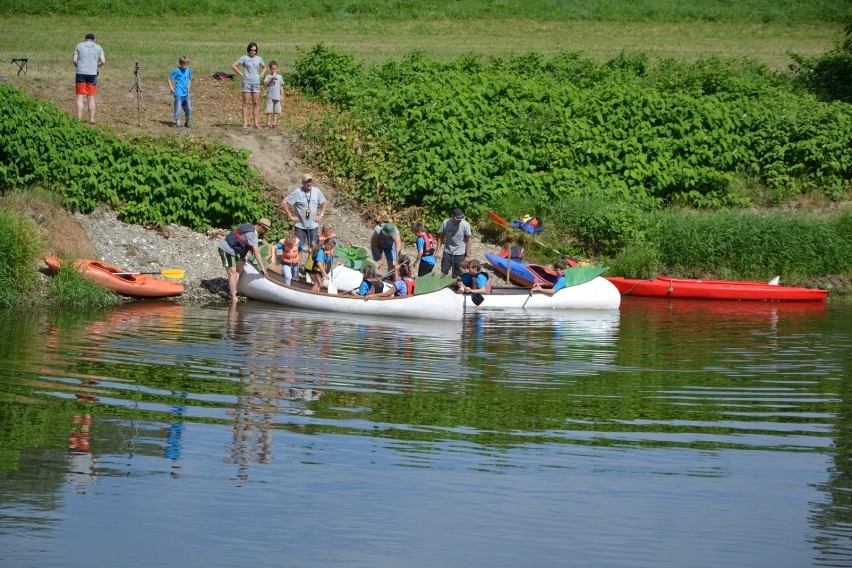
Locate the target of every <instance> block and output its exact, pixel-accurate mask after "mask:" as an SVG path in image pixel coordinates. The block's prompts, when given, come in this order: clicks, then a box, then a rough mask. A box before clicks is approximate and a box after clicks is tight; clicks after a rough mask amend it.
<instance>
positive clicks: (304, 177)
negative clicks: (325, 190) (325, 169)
mask: <svg viewBox="0 0 852 568" xmlns="http://www.w3.org/2000/svg"><path fill="white" fill-rule="evenodd" d="M308 180H310V181H314V176H312V175H311V174H304V175H302V181H303V182H304V181H308Z"/></svg>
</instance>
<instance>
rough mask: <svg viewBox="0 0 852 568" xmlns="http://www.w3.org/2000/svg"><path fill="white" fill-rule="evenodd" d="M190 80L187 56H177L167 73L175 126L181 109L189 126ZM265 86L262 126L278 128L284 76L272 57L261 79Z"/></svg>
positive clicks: (178, 124) (185, 122)
mask: <svg viewBox="0 0 852 568" xmlns="http://www.w3.org/2000/svg"><path fill="white" fill-rule="evenodd" d="M191 81H192V71H191V70H190V68H189V58H188V57H186V56H185V55H181V56H180V57H179V58H178V66H177V67H175V68H174V69H173V70H172V72H171V74H169V78H168V83H169V90H170V91H171V92H172V95H173V96H174V112H173V114H172V119H173V120H174V122H175V127H176V128H180V127H181V123H180V115H181V111H183V116H184V124H183V126H184V127H186V128H189V127H190V118H191V117H192V104H191V103H190V98H189V86H190V83H191ZM262 81H263V85H264V87H266V125H265V126H264V128H278V121H279V120H280V118H281V101H282V100H284V78H283V77H282V76H281V74H280V73H278V62H277V61H275V60H274V59H273V60H272V61H270V62H269V71H268V72H267V73H266V75H265V76H264V77H263V79H262Z"/></svg>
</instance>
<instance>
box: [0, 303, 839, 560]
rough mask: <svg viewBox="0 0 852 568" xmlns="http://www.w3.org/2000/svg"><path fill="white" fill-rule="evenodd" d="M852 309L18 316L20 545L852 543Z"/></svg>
mask: <svg viewBox="0 0 852 568" xmlns="http://www.w3.org/2000/svg"><path fill="white" fill-rule="evenodd" d="M850 353H852V306H849V305H844V304H830V305H829V306H825V305H816V306H810V305H784V304H759V303H758V304H750V303H727V302H717V303H704V302H689V301H681V302H674V303H671V302H668V301H643V300H633V299H627V300H626V301H625V302H624V304H623V306H622V309H621V310H620V311H618V312H604V313H598V312H566V313H556V314H554V313H517V314H514V315H505V314H488V313H481V314H479V315H477V316H476V317H471V318H470V319H468V320H466V321H465V322H463V323H439V322H428V321H417V320H411V321H395V320H381V319H376V320H369V319H353V318H351V317H347V316H338V315H330V314H315V313H308V312H299V311H291V310H285V309H281V308H279V307H275V306H268V305H264V304H260V303H256V302H247V303H241V304H240V305H239V306H238V307H237V308H236V309H234V310H229V309H228V308H226V307H219V306H217V307H182V306H179V305H174V304H159V303H151V302H139V303H134V304H129V305H127V306H124V307H122V308H120V309H118V310H117V311H114V312H107V313H97V314H64V313H63V314H22V313H11V314H10V313H0V425H2V430H0V565H1V566H16V567H17V566H34V567H35V566H37V567H59V566H62V567H65V566H87V567H102V566H103V567H107V566H117V565H126V566H158V567H161V566H229V567H230V566H311V567H313V566H329V565H347V566H359V567H360V566H370V567H385V566H390V567H397V566H399V567H402V566H405V567H409V566H424V567H426V566H430V567H432V566H487V567H489V568H496V567H504V566H505V567H515V566H569V565H570V566H595V567H607V566H613V567H615V566H619V567H621V566H629V567H648V568H650V567H661V566H662V567H684V566H690V567H702V566H706V567H718V566H749V567H764V566H765V567H773V568H776V567H787V566H789V567H804V566H850V565H852V544H851V543H852V541H850V537H852V509H851V508H850V507H852V460H850V453H849V452H850V448H851V447H852V428H850V426H852V384H850V368H852V365H850V363H852V355H850Z"/></svg>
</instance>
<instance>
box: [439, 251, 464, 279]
mask: <svg viewBox="0 0 852 568" xmlns="http://www.w3.org/2000/svg"><path fill="white" fill-rule="evenodd" d="M464 256H465V255H463V254H455V255H454V254H449V253H446V252H445V253H444V254H443V255H441V273H442V274H447V273H449V272H450V269H451V268H452V269H453V276H455V277H459V276H461V274H462V272H461V268H459V265H460V264H461V263H462V262H464Z"/></svg>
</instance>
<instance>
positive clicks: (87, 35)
mask: <svg viewBox="0 0 852 568" xmlns="http://www.w3.org/2000/svg"><path fill="white" fill-rule="evenodd" d="M86 39H95V34H86Z"/></svg>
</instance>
